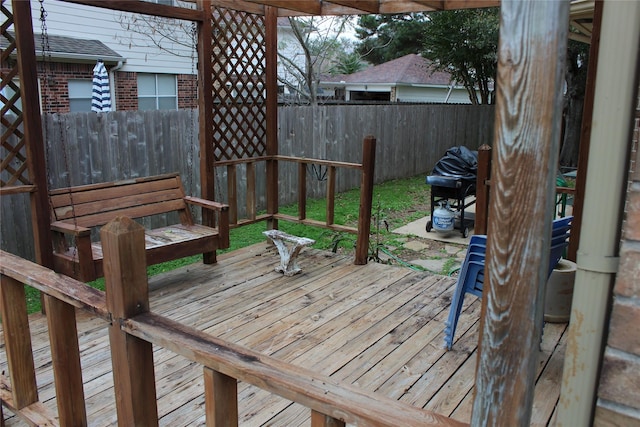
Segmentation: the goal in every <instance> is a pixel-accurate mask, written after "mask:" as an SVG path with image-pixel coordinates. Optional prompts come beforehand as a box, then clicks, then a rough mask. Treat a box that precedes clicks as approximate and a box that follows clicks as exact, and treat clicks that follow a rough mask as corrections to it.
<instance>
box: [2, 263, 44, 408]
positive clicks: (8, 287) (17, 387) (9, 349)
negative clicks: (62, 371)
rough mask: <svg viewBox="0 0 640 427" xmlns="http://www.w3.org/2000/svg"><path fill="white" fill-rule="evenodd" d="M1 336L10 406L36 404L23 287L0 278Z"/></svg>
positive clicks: (34, 374) (5, 277)
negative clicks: (9, 379)
mask: <svg viewBox="0 0 640 427" xmlns="http://www.w3.org/2000/svg"><path fill="white" fill-rule="evenodd" d="M0 310H2V311H1V313H2V333H3V334H4V345H5V352H6V355H7V363H8V365H9V375H10V378H11V388H12V390H11V392H12V394H13V404H14V405H15V406H16V408H18V409H22V408H24V407H25V406H27V405H30V404H32V403H35V402H37V401H38V386H37V385H36V371H35V369H34V363H33V352H32V348H31V333H30V331H29V319H28V317H27V299H26V297H25V293H24V285H23V284H22V283H20V282H18V281H17V280H15V279H13V278H11V277H9V276H5V275H0Z"/></svg>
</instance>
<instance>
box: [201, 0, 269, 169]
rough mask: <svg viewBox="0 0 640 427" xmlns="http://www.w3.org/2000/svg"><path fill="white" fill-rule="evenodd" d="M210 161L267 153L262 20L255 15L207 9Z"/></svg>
mask: <svg viewBox="0 0 640 427" xmlns="http://www.w3.org/2000/svg"><path fill="white" fill-rule="evenodd" d="M212 25H213V40H212V43H213V52H212V55H211V61H212V70H213V71H212V73H213V75H212V79H213V88H212V91H213V99H214V106H213V123H212V125H213V135H214V148H215V150H214V155H215V160H217V161H220V160H234V159H242V158H253V157H259V156H263V155H265V154H266V148H267V147H266V129H267V123H266V117H267V116H266V102H265V97H266V76H265V58H266V55H265V52H266V51H265V43H264V40H265V21H264V17H263V16H260V15H253V14H249V13H245V12H237V11H233V10H230V9H224V8H214V9H213V11H212Z"/></svg>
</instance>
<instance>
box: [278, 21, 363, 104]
mask: <svg viewBox="0 0 640 427" xmlns="http://www.w3.org/2000/svg"><path fill="white" fill-rule="evenodd" d="M288 19H289V25H290V28H291V34H292V36H293V39H292V40H283V41H281V42H280V43H279V45H278V59H279V62H280V68H281V72H280V73H278V74H279V75H278V80H279V82H280V84H282V85H283V86H284V87H286V88H287V89H288V91H289V93H290V94H292V95H293V97H294V98H295V99H296V100H299V101H301V102H306V103H310V104H317V102H318V99H319V95H318V92H319V89H318V88H319V84H320V78H321V76H322V75H323V74H328V73H329V72H330V71H331V69H332V68H334V66H335V64H336V62H337V61H338V58H339V57H340V54H342V53H343V52H344V50H345V49H346V48H347V47H348V45H349V44H348V42H347V41H345V40H343V39H341V36H343V35H344V32H345V30H346V29H347V28H348V26H349V25H351V24H350V17H348V16H340V17H338V16H329V17H326V16H325V17H317V16H313V17H296V18H288Z"/></svg>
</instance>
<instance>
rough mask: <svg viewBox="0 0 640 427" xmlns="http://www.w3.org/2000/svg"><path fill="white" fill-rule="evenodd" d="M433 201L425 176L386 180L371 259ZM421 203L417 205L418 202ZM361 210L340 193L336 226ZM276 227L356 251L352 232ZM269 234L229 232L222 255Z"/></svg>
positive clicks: (259, 226) (324, 245)
mask: <svg viewBox="0 0 640 427" xmlns="http://www.w3.org/2000/svg"><path fill="white" fill-rule="evenodd" d="M428 197H429V188H428V186H427V185H425V183H424V176H423V175H420V176H416V177H413V178H407V179H399V180H393V181H387V182H384V183H381V184H378V185H375V186H374V190H373V208H372V216H373V219H374V221H373V224H372V227H371V233H372V234H373V235H374V236H373V237H372V239H371V244H370V251H369V252H370V255H371V256H372V257H373V259H375V258H376V254H377V253H378V250H380V248H382V247H386V246H399V245H401V244H400V243H399V242H397V241H396V239H397V237H398V236H396V235H394V234H392V233H390V232H389V231H388V230H387V227H386V225H387V224H390V225H391V226H390V227H389V229H392V228H397V227H400V226H402V225H405V224H407V223H409V222H411V221H413V220H415V219H418V218H420V217H423V216H425V215H427V214H428V213H429V212H427V211H426V210H425V209H426V208H424V209H422V210H421V209H415V206H416V205H417V204H419V205H424V206H426V203H428V202H425V200H427V199H428ZM417 202H419V203H417ZM359 207H360V190H359V189H354V190H350V191H347V192H344V193H339V194H337V195H336V198H335V210H334V222H335V223H336V224H341V225H348V226H352V227H356V226H357V223H358V211H359ZM280 212H281V213H283V214H287V215H292V216H297V213H298V206H297V205H296V204H294V205H289V206H281V207H280ZM325 217H326V199H324V198H322V199H310V200H307V218H310V219H315V220H319V221H324V220H325ZM278 228H279V229H281V230H283V231H285V232H287V233H290V234H293V235H296V236H304V237H308V238H310V239H314V240H315V241H316V243H315V244H314V245H313V247H314V248H317V249H323V250H332V251H338V250H340V248H342V249H343V250H346V251H351V250H353V248H354V246H355V241H356V236H355V235H354V234H350V233H342V232H335V231H332V230H327V229H324V228H320V227H312V226H308V225H303V224H296V223H290V222H287V221H279V222H278ZM264 230H265V223H264V222H260V223H256V224H251V225H247V226H244V227H239V228H234V229H232V230H231V231H230V236H229V237H230V247H229V248H228V249H226V250H224V251H220V252H222V253H223V252H229V251H233V250H236V249H240V248H243V247H246V246H250V245H253V244H255V243H259V242H263V241H264V240H265V237H264V235H263V234H262V232H263V231H264ZM201 258H202V257H201V255H195V256H192V257H187V258H182V259H178V260H174V261H169V262H165V263H163V264H157V265H153V266H150V267H149V268H148V269H147V273H148V275H149V276H153V275H155V274H159V273H164V272H167V271H170V270H174V269H176V268H179V267H183V266H185V265H189V264H193V263H195V262H199V261H200V260H201ZM89 285H91V286H93V287H95V288H97V289H100V290H104V279H102V278H101V279H98V280H96V281H94V282H90V283H89ZM26 291H27V308H28V311H29V313H34V312H36V311H40V308H41V307H40V294H39V292H38V291H36V290H35V289H33V288H30V287H26Z"/></svg>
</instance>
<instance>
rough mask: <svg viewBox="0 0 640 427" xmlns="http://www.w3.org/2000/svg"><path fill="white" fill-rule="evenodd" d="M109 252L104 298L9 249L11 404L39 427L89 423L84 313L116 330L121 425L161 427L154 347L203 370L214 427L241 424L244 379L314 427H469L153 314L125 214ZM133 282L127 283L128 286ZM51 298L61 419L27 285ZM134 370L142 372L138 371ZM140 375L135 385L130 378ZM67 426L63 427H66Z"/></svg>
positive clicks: (0, 304)
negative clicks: (32, 322)
mask: <svg viewBox="0 0 640 427" xmlns="http://www.w3.org/2000/svg"><path fill="white" fill-rule="evenodd" d="M101 239H102V242H103V245H104V247H105V251H104V252H105V257H106V258H105V265H106V268H105V280H106V291H105V292H104V293H103V292H101V291H98V290H96V289H93V288H91V287H88V286H86V285H84V284H83V283H80V282H77V281H75V280H73V279H71V278H67V277H64V276H61V275H57V274H55V273H54V272H53V271H51V270H48V269H46V268H44V267H42V266H40V265H37V264H34V263H31V262H30V261H27V260H24V259H21V258H19V257H16V256H14V255H11V254H8V253H6V252H0V274H1V275H0V308H1V310H2V312H1V313H2V319H3V325H2V326H3V332H4V340H5V349H6V355H7V361H8V364H9V380H8V381H7V379H6V378H3V384H2V387H1V388H0V397H1V398H2V403H3V405H5V406H7V407H9V408H10V409H11V410H12V411H13V412H15V413H16V414H18V415H19V416H21V417H23V418H25V419H27V420H28V421H29V422H32V423H46V422H49V423H50V424H47V425H65V426H66V425H73V426H82V425H87V415H86V408H85V403H84V392H83V387H82V385H83V384H82V371H81V364H80V352H79V344H78V337H77V326H76V320H75V311H74V310H75V309H81V310H86V311H89V312H90V313H92V314H93V315H95V316H96V317H98V318H100V319H102V320H104V321H105V327H107V328H108V329H109V341H110V348H111V358H112V362H113V376H114V393H115V395H116V396H117V397H118V398H117V399H116V410H117V415H118V424H119V425H122V426H133V425H136V426H143V425H144V426H153V425H158V409H157V402H156V389H155V376H154V361H153V348H152V345H156V346H160V347H164V348H166V349H168V350H170V351H172V352H175V353H177V354H180V355H182V356H184V357H185V358H187V359H189V360H191V361H193V362H196V363H198V364H200V365H202V366H203V378H204V395H205V411H206V418H207V425H209V426H237V425H238V394H237V381H238V380H240V381H245V382H247V383H249V384H252V385H255V386H257V387H260V388H262V389H264V390H267V391H269V392H271V393H274V394H277V395H279V396H282V397H284V398H286V399H289V400H291V401H294V402H297V403H300V404H302V405H304V406H306V407H308V408H310V409H311V411H312V416H311V425H312V426H314V427H316V426H317V427H320V426H344V425H345V423H353V424H355V425H363V426H364V425H367V426H373V425H375V426H394V427H395V426H398V425H402V426H414V425H420V426H460V425H463V424H461V423H459V422H457V421H454V420H451V419H448V418H446V417H444V416H441V415H438V414H434V413H431V412H428V411H424V410H422V409H419V408H416V407H413V406H409V405H407V404H404V403H401V402H398V401H396V400H392V399H389V398H386V397H384V396H378V395H373V394H371V393H368V392H365V391H363V390H361V389H358V388H355V387H352V386H348V385H343V384H339V383H337V382H335V381H334V380H332V379H330V378H329V377H325V376H323V375H320V374H317V373H314V372H312V371H309V370H307V369H303V368H300V367H297V366H294V365H290V364H287V363H284V362H281V361H279V360H277V359H274V358H271V357H269V356H266V355H263V354H261V353H257V352H254V351H252V350H249V349H247V348H243V347H241V346H238V345H234V344H232V343H229V342H225V341H223V340H221V339H217V338H215V337H213V336H211V335H208V334H205V333H203V332H200V331H198V330H196V329H194V328H191V327H189V326H185V325H183V324H180V323H178V322H175V321H172V320H170V319H168V318H165V317H162V316H159V315H157V314H154V313H152V312H151V311H150V307H149V297H148V294H149V291H148V282H147V276H146V268H145V254H144V229H143V227H142V226H141V225H139V224H137V223H136V222H134V221H132V220H131V219H129V218H126V217H119V218H117V219H115V220H113V221H112V222H110V223H109V224H107V225H106V226H105V227H104V228H103V229H102V230H101ZM123 278H126V279H127V280H123ZM25 284H26V285H30V286H33V287H34V288H36V289H38V290H40V291H41V292H43V293H44V294H45V295H46V296H45V303H46V308H47V321H48V327H49V335H50V340H51V343H50V344H51V360H52V366H53V371H54V382H55V388H56V401H57V404H58V413H57V417H58V420H56V415H55V414H51V413H50V412H51V411H50V410H49V409H47V407H45V406H44V405H43V404H42V403H40V402H39V400H38V390H37V385H36V375H35V370H34V361H33V355H32V345H31V336H30V333H29V321H28V316H27V311H26V301H25V293H24V285H25ZM134 373H135V374H134ZM133 378H135V381H131V380H132V379H133ZM58 423H59V424H58Z"/></svg>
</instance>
